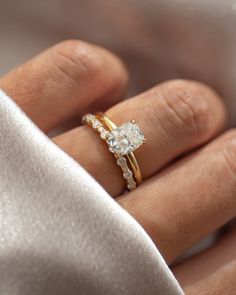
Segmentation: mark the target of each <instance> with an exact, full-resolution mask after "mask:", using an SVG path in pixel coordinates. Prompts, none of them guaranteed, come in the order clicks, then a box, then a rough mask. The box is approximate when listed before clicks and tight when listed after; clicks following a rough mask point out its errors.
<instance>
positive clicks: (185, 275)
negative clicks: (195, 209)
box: [173, 230, 236, 295]
mask: <svg viewBox="0 0 236 295" xmlns="http://www.w3.org/2000/svg"><path fill="white" fill-rule="evenodd" d="M235 249H236V230H234V231H232V232H231V233H229V234H228V235H227V236H225V237H224V238H223V239H222V241H220V242H218V244H217V245H216V246H214V247H213V248H211V249H210V250H207V251H205V252H204V253H202V254H199V255H197V256H195V257H193V258H191V259H189V260H187V261H185V262H183V263H182V264H180V265H177V266H175V267H174V268H173V271H174V274H175V276H176V278H177V279H178V281H179V282H180V284H181V286H182V287H183V289H184V292H185V294H186V295H199V294H201V295H222V294H224V295H232V294H235V290H236V280H235V278H236V251H235Z"/></svg>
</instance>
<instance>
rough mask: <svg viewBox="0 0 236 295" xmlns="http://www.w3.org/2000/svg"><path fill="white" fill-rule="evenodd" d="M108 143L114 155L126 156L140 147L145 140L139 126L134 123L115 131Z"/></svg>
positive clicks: (112, 132)
mask: <svg viewBox="0 0 236 295" xmlns="http://www.w3.org/2000/svg"><path fill="white" fill-rule="evenodd" d="M107 141H108V144H109V150H110V151H111V152H112V153H114V154H117V155H119V156H124V155H127V154H129V153H131V152H133V151H134V150H136V149H137V148H138V147H140V146H141V145H142V144H143V142H144V141H145V139H144V135H143V133H142V131H141V130H140V128H139V127H138V125H137V124H136V123H135V122H134V121H132V122H128V123H125V124H123V125H121V126H119V127H117V128H115V129H113V130H112V131H111V133H110V136H109V138H108V140H107Z"/></svg>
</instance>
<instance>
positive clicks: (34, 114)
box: [0, 41, 236, 295]
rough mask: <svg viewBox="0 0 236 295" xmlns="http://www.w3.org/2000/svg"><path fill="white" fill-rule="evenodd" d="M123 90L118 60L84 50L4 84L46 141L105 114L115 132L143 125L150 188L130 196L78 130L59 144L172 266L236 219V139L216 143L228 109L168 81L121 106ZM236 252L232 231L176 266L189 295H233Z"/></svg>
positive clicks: (198, 87)
mask: <svg viewBox="0 0 236 295" xmlns="http://www.w3.org/2000/svg"><path fill="white" fill-rule="evenodd" d="M144 75H145V74H144ZM126 84H127V73H126V70H125V69H124V67H123V65H122V63H121V62H120V61H119V60H118V59H117V58H116V57H115V56H114V55H112V54H111V53H109V52H108V51H106V50H104V49H101V48H99V47H96V46H93V45H89V44H86V43H83V42H80V41H67V42H63V43H61V44H59V45H56V46H54V47H53V48H51V49H49V50H48V51H46V52H44V53H42V54H41V55H40V56H38V57H37V58H35V59H33V60H31V61H29V62H28V63H27V64H25V65H23V66H21V67H19V68H18V69H16V70H14V71H12V72H11V73H9V74H8V75H6V76H5V77H3V78H2V79H1V80H0V87H1V88H3V89H4V90H5V91H6V92H7V93H8V94H9V95H10V96H11V97H13V98H14V99H15V100H16V102H17V103H18V104H19V105H20V106H21V108H22V109H23V110H24V111H25V112H26V113H27V114H28V115H29V116H30V117H31V118H32V120H33V121H34V122H35V123H36V124H37V125H38V126H39V127H40V128H41V129H42V130H43V131H44V132H49V131H50V130H52V129H54V128H56V127H58V126H61V125H62V124H63V123H65V122H67V121H68V120H69V119H72V118H73V117H75V116H81V115H82V114H84V113H86V112H88V111H89V112H91V111H92V112H93V111H94V110H107V109H108V110H107V111H106V113H107V114H108V116H109V117H110V118H112V120H113V121H114V122H115V123H117V124H121V123H123V122H126V121H129V120H131V119H135V120H136V121H137V123H138V125H139V126H140V127H141V129H142V130H143V132H144V134H145V137H146V139H147V143H146V144H145V145H144V146H143V147H141V148H140V149H139V150H138V151H137V152H136V153H135V154H136V156H137V159H138V161H139V164H140V166H141V170H142V174H143V177H144V182H143V184H142V185H141V186H139V187H138V188H137V189H135V190H134V191H132V192H130V193H128V194H123V191H124V189H125V184H124V182H123V180H122V176H121V173H120V170H119V168H118V167H117V166H116V164H115V161H114V158H113V156H112V155H111V154H110V153H109V151H108V149H107V147H106V146H105V145H104V144H103V143H102V142H101V139H100V138H99V137H98V136H97V134H96V133H95V132H94V130H92V129H91V128H89V127H88V126H79V127H77V128H74V129H72V130H70V131H68V132H65V133H63V134H61V135H59V136H57V137H55V138H53V141H54V142H55V143H56V144H57V145H58V146H60V147H61V148H62V149H63V150H65V151H66V152H67V153H68V154H69V155H71V156H72V157H73V158H74V159H75V160H77V161H78V162H80V163H81V165H83V166H84V167H85V168H86V169H87V170H88V171H89V172H90V173H91V174H92V175H93V176H94V177H95V178H96V179H97V181H98V182H100V183H101V185H102V186H103V187H104V188H105V189H106V190H107V191H108V192H109V193H110V194H111V195H112V196H113V197H114V198H116V199H117V201H118V202H119V203H120V205H121V206H122V207H124V208H125V209H126V210H127V211H128V212H130V214H132V215H133V216H134V218H136V219H137V221H138V222H139V223H140V224H141V225H142V226H143V227H144V228H145V230H146V231H147V232H148V233H149V235H150V236H151V238H152V239H153V241H154V243H155V244H156V245H157V247H158V249H159V250H160V252H161V253H162V255H163V257H164V258H165V259H166V261H167V262H168V263H169V264H170V265H171V264H172V263H173V261H174V260H175V258H176V257H178V256H179V255H180V254H182V253H184V252H185V251H186V250H187V249H188V248H190V247H191V246H192V245H194V244H195V243H197V242H198V241H199V240H201V239H202V238H204V237H205V236H206V235H208V234H210V233H211V232H213V231H215V230H217V229H219V228H220V227H221V226H222V225H224V224H225V223H227V222H228V221H229V220H231V219H232V218H234V217H235V213H236V198H235V190H236V164H235V163H236V132H235V131H234V130H231V131H228V132H227V133H225V134H223V135H220V136H218V135H219V133H220V132H221V131H222V129H223V127H224V123H225V118H226V112H225V108H224V106H223V104H222V102H221V100H220V99H219V97H218V95H217V94H216V93H215V92H214V91H213V90H211V89H210V88H209V87H207V86H205V85H202V84H200V83H197V82H191V81H182V80H181V81H180V80H176V81H170V82H165V83H163V84H161V85H159V86H156V87H154V88H152V89H151V90H148V91H146V92H145V93H142V94H140V95H138V96H136V97H133V98H131V99H129V100H126V101H123V102H121V103H119V104H116V103H117V102H118V100H119V99H120V98H121V97H122V95H123V93H124V90H125V88H126ZM115 104H116V105H115ZM111 106H112V107H111ZM109 107H111V108H109ZM216 136H218V137H217V138H216ZM200 146H201V147H200ZM197 148H198V149H197ZM235 246H236V233H235V231H232V232H231V233H229V234H228V235H227V237H225V238H223V239H222V240H220V241H219V242H218V243H217V244H216V246H214V248H212V249H210V250H207V251H206V252H204V253H203V254H200V255H198V256H196V257H194V258H191V259H189V260H188V261H187V262H184V263H182V264H180V265H176V266H174V267H173V271H174V272H175V274H176V276H177V278H178V279H179V281H180V283H181V285H182V286H183V288H184V289H185V291H186V294H191V295H192V294H202V295H204V294H207V295H211V294H214V295H218V294H233V293H232V292H233V291H232V290H235V287H236V282H235V279H234V278H235V275H236V263H235V262H236V253H235V251H234V249H235Z"/></svg>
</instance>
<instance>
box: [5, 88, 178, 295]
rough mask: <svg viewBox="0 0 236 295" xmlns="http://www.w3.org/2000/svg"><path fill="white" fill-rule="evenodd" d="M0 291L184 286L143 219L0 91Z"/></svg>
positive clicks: (44, 293)
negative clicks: (139, 220) (123, 205)
mask: <svg viewBox="0 0 236 295" xmlns="http://www.w3.org/2000/svg"><path fill="white" fill-rule="evenodd" d="M0 118H1V119H0V294H1V295H61V294H63V295H64V294H65V295H70V294H71V295H72V294H84V295H85V294H86V295H90V294H93V295H99V294H107V295H113V294H117V295H118V294H119V295H120V294H122V295H126V294H127V295H132V294H134V295H139V294H140V295H144V294H148V295H152V294H153V295H154V294H155V295H156V294H159V295H161V294H163V295H172V294H173V295H178V294H183V293H182V291H181V289H180V287H179V285H178V283H177V281H176V280H175V278H174V277H173V275H172V273H171V272H170V270H169V269H168V267H167V265H166V264H165V262H164V260H163V259H162V257H161V255H160V254H159V252H158V250H157V249H156V247H155V246H154V244H153V243H152V241H151V239H150V238H149V237H148V235H147V234H146V233H145V231H144V230H143V229H142V228H141V226H140V225H139V224H138V223H137V222H136V221H135V220H134V219H133V218H132V217H131V216H130V215H129V214H128V213H127V212H126V211H124V210H123V209H122V208H121V207H120V206H119V205H118V204H117V203H116V202H115V201H114V200H113V199H112V198H111V197H110V196H109V195H108V194H107V193H106V192H105V191H104V190H103V189H102V187H101V186H100V185H99V184H98V183H97V182H96V181H95V180H94V179H93V178H92V177H91V176H90V175H88V173H87V172H86V171H85V170H84V169H83V168H82V167H81V166H79V164H77V163H76V162H75V161H74V160H73V159H71V158H70V157H69V156H67V155H66V154H65V153H64V152H63V151H62V150H60V149H59V148H58V147H57V146H55V145H54V144H53V143H52V142H51V141H50V139H48V138H47V137H46V136H45V135H44V134H43V133H42V132H41V131H40V130H39V129H38V128H37V127H36V126H35V125H34V124H33V123H32V122H31V121H30V120H29V119H28V118H27V117H26V115H25V114H24V113H23V112H22V111H21V110H20V109H19V108H18V107H17V106H16V105H15V104H14V103H13V102H12V101H11V100H10V99H9V98H8V97H7V96H6V95H5V94H4V93H3V92H1V91H0Z"/></svg>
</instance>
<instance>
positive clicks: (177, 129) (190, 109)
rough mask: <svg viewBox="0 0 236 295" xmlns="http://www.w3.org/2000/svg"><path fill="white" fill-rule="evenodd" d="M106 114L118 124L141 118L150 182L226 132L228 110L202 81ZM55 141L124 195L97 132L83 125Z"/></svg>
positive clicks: (175, 84)
mask: <svg viewBox="0 0 236 295" xmlns="http://www.w3.org/2000/svg"><path fill="white" fill-rule="evenodd" d="M106 114H107V115H108V116H109V117H110V118H111V119H112V120H113V121H114V122H115V123H117V124H118V125H119V124H121V123H124V122H126V121H130V120H131V119H135V120H136V121H137V123H138V125H139V126H140V128H141V129H142V131H143V132H144V135H145V137H146V139H147V143H146V144H145V145H144V146H142V147H141V148H140V149H139V150H137V152H135V154H136V156H137V159H138V162H139V164H140V167H141V170H142V174H143V178H144V179H147V178H149V177H150V176H152V175H153V174H155V173H156V172H157V171H158V170H160V169H161V168H162V167H163V166H164V165H166V164H167V163H168V162H170V161H171V160H172V159H174V158H176V157H177V156H179V155H180V154H182V153H184V152H186V151H189V150H190V149H192V148H195V147H197V146H198V145H200V144H202V143H204V142H205V141H207V140H209V139H210V138H211V137H213V136H214V135H215V134H217V133H218V132H219V131H220V130H221V128H222V126H223V124H224V119H225V110H224V107H223V105H222V103H221V101H220V99H219V97H218V96H217V94H216V93H215V92H213V91H212V90H211V89H210V88H208V87H207V86H204V85H202V84H200V83H196V82H190V81H182V80H181V81H180V80H176V81H170V82H166V83H163V84H161V85H159V86H157V87H154V88H153V89H151V90H149V91H147V92H145V93H143V94H141V95H138V96H137V97H134V98H132V99H129V100H126V101H124V102H122V103H120V104H118V105H116V106H114V107H112V108H111V109H109V110H108V111H107V112H106ZM54 141H55V142H56V143H57V144H58V145H59V146H60V147H61V148H62V149H64V150H65V151H66V152H67V153H68V154H70V155H71V156H72V157H74V158H75V159H76V160H78V161H79V162H80V163H81V164H82V165H83V166H84V167H85V168H86V169H87V170H88V171H89V172H90V173H91V174H92V175H93V176H94V177H95V178H96V179H97V180H98V181H99V182H100V183H101V184H102V185H103V186H104V187H105V189H107V191H108V192H109V193H111V194H112V195H113V196H118V195H119V194H120V193H122V191H123V190H124V187H125V184H124V181H122V176H121V171H120V169H119V167H117V166H116V164H115V161H114V159H112V157H113V156H112V155H111V154H110V153H109V151H108V148H107V147H106V146H105V145H104V144H103V143H102V142H101V140H100V138H99V137H98V135H97V134H96V133H95V132H94V130H92V129H91V128H90V127H88V126H81V127H78V128H76V129H73V130H71V131H69V132H67V133H64V134H62V135H60V136H58V137H56V138H54ZM98 167H99V169H98Z"/></svg>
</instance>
